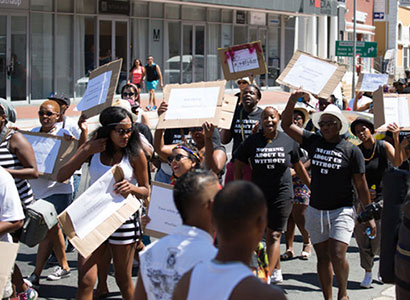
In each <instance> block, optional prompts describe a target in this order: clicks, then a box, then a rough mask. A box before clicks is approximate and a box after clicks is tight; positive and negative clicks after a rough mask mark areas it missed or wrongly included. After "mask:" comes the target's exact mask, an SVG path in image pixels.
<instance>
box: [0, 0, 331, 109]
mask: <svg viewBox="0 0 410 300" xmlns="http://www.w3.org/2000/svg"><path fill="white" fill-rule="evenodd" d="M264 1H265V0H261V1H254V2H256V4H253V3H248V2H249V1H239V0H231V1H218V3H219V2H220V3H223V5H221V4H218V5H216V4H212V3H215V1H183V5H181V4H180V3H182V1H137V0H124V1H119V0H116V1H110V0H71V1H70V0H0V97H3V98H6V99H8V100H11V101H23V102H30V101H32V100H38V99H45V98H46V97H47V96H48V95H49V94H50V93H51V92H53V91H58V92H63V93H65V94H67V95H68V96H70V97H73V96H74V95H75V94H77V95H78V94H81V89H83V88H84V86H85V84H86V82H87V74H88V73H89V71H91V70H93V69H94V68H96V67H98V66H99V65H102V64H104V63H106V62H108V61H111V60H114V59H117V58H122V59H123V66H122V72H121V76H120V82H119V85H121V84H124V82H125V81H126V80H127V79H128V72H129V69H130V67H131V64H132V61H133V60H134V59H136V58H139V59H141V61H142V62H143V63H144V64H145V61H146V58H147V56H148V55H152V56H153V57H154V59H155V62H156V63H157V64H159V65H160V67H161V69H162V73H163V75H164V81H165V83H166V84H167V83H185V82H197V81H203V80H216V79H220V78H223V75H222V72H221V68H220V66H219V63H218V58H217V48H218V47H226V46H230V45H233V44H240V43H245V42H248V41H254V40H261V42H262V46H263V50H264V54H265V59H266V62H267V65H268V71H269V72H268V74H266V75H263V76H261V77H259V78H257V81H258V83H259V84H260V85H261V86H263V87H271V86H274V85H275V79H276V77H277V76H278V75H279V73H280V70H281V69H282V68H283V67H284V66H285V65H286V63H287V61H288V60H289V58H290V57H291V55H292V54H293V52H294V50H295V49H294V41H295V20H296V16H298V15H301V16H309V15H313V14H315V13H318V10H317V8H315V1H311V0H307V1H303V0H298V1H291V2H294V3H291V4H286V5H288V6H295V5H299V6H298V7H299V8H298V9H296V6H295V8H293V7H286V5H285V4H283V3H284V2H283V1H278V0H274V1H267V2H269V3H270V5H271V6H272V5H273V7H268V6H265V7H268V8H265V9H262V8H260V7H255V8H252V7H250V6H252V5H260V4H261V3H260V2H264ZM207 2H209V3H207ZM225 2H226V3H225ZM236 2H242V3H244V2H246V3H248V4H244V5H242V6H241V7H240V8H239V7H238V6H237V5H234V4H236ZM265 2H266V1H265ZM276 2H277V4H275V3H276ZM322 2H326V3H331V5H330V4H328V5H329V7H330V6H332V10H329V11H328V12H326V14H328V15H329V14H333V11H334V9H333V2H332V1H330V0H328V1H322ZM228 3H231V4H232V5H228ZM295 3H296V4H295ZM298 3H299V4H298ZM302 3H303V5H301V4H302ZM262 4H263V3H262ZM274 5H277V7H278V9H274ZM312 5H313V6H312ZM319 14H320V12H319ZM231 86H232V82H230V83H228V87H231Z"/></svg>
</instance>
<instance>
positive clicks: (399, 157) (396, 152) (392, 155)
mask: <svg viewBox="0 0 410 300" xmlns="http://www.w3.org/2000/svg"><path fill="white" fill-rule="evenodd" d="M387 130H389V131H391V132H392V133H393V141H394V147H393V146H392V145H391V144H390V143H389V142H386V143H385V145H386V153H387V158H388V159H389V160H390V162H391V163H392V164H393V166H395V167H399V166H400V165H401V164H402V163H403V160H404V157H403V152H402V150H401V145H400V140H399V135H400V128H399V126H398V125H397V124H396V123H392V124H389V125H387Z"/></svg>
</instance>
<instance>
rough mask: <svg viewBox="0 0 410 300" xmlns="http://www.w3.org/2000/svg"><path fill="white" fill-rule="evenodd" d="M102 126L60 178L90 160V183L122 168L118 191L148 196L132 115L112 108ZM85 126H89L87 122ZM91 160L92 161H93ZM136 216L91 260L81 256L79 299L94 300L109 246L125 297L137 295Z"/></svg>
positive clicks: (103, 114) (103, 115)
mask: <svg viewBox="0 0 410 300" xmlns="http://www.w3.org/2000/svg"><path fill="white" fill-rule="evenodd" d="M100 123H101V125H102V126H101V127H100V128H99V129H98V130H97V132H96V135H95V138H93V139H91V140H89V141H87V142H86V143H85V144H83V145H82V146H81V147H80V148H79V149H78V150H77V152H76V154H75V155H74V156H73V157H72V158H71V159H70V160H69V161H68V162H67V163H66V164H65V165H64V166H63V167H62V168H61V169H60V171H59V173H58V177H57V179H58V180H59V181H64V180H66V179H67V178H69V177H70V176H71V175H72V174H73V173H74V171H75V170H77V169H79V168H80V167H81V165H82V164H83V163H84V162H86V161H89V175H90V184H92V183H93V182H95V181H96V180H97V179H98V178H100V177H101V176H102V175H103V174H104V173H105V172H107V171H108V170H110V169H111V168H112V166H114V165H117V164H118V165H119V166H121V168H122V169H123V171H124V180H122V181H120V182H118V183H116V184H115V192H117V193H119V194H121V195H123V196H124V197H127V196H128V195H129V194H132V195H134V196H136V197H137V198H139V199H144V198H146V197H147V196H148V189H149V184H148V169H147V160H146V158H145V155H144V152H143V151H142V147H141V142H140V138H139V133H138V130H137V128H136V127H135V125H133V124H132V116H131V114H130V113H129V112H128V111H127V110H125V109H123V108H121V107H109V108H107V109H105V110H104V111H102V112H101V114H100ZM82 126H86V125H85V123H83V124H82ZM90 157H91V158H90ZM137 217H138V216H136V215H134V216H132V217H131V218H130V219H129V220H127V221H126V222H125V223H124V224H123V225H122V226H121V227H120V228H118V229H117V231H116V232H115V233H114V234H112V235H111V236H110V237H109V238H108V241H107V242H106V243H104V244H102V245H101V246H100V247H99V248H98V249H97V250H95V251H94V252H93V253H92V254H91V255H90V256H89V257H88V258H84V257H82V256H81V255H80V254H79V255H78V272H79V275H78V277H79V278H78V291H77V299H88V300H91V299H92V298H93V288H94V285H95V282H96V280H97V264H99V263H100V262H101V261H102V260H103V259H104V254H105V253H106V249H107V246H109V248H110V249H111V252H112V255H113V259H114V269H115V279H116V282H117V285H118V286H119V288H120V291H121V295H122V298H123V299H125V300H130V299H131V298H132V294H133V292H134V288H133V284H132V278H131V271H132V263H133V260H134V253H135V247H136V244H137V243H136V242H137V240H138V239H139V237H140V230H139V224H138V223H137Z"/></svg>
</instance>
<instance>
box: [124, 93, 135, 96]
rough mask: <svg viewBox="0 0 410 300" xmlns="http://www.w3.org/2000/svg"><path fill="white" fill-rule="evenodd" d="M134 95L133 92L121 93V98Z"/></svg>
mask: <svg viewBox="0 0 410 300" xmlns="http://www.w3.org/2000/svg"><path fill="white" fill-rule="evenodd" d="M134 95H135V93H134V92H129V93H127V92H124V93H122V96H123V97H127V96H128V97H130V96H134Z"/></svg>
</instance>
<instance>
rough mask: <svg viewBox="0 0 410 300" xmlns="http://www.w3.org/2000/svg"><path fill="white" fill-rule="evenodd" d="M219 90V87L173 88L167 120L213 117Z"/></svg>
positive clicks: (166, 115)
mask: <svg viewBox="0 0 410 300" xmlns="http://www.w3.org/2000/svg"><path fill="white" fill-rule="evenodd" d="M219 90H220V88H219V87H199V88H179V89H172V90H171V92H170V95H169V100H168V110H167V112H166V113H165V120H183V119H202V118H204V119H206V118H209V119H210V118H213V117H214V116H215V111H216V106H217V103H218V95H219Z"/></svg>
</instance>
